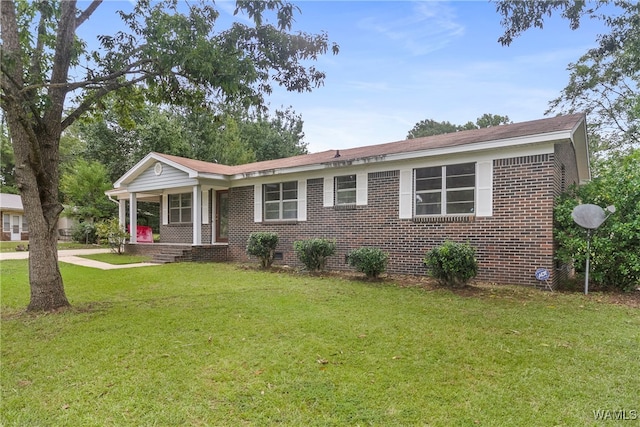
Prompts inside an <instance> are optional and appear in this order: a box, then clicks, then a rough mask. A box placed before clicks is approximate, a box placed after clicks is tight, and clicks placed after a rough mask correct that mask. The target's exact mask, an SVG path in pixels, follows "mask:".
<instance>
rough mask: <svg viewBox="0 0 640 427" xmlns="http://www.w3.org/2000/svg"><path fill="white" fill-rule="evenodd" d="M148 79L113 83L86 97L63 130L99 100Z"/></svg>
mask: <svg viewBox="0 0 640 427" xmlns="http://www.w3.org/2000/svg"><path fill="white" fill-rule="evenodd" d="M148 78H149V76H148V75H144V76H140V77H138V78H136V79H133V80H127V81H126V82H122V83H119V82H113V83H112V84H108V85H106V86H103V87H101V88H100V89H99V90H97V91H96V92H94V93H92V94H91V95H90V96H88V97H86V98H85V100H84V101H82V103H81V104H80V105H79V106H78V108H76V109H75V110H73V111H72V112H71V114H69V115H68V116H67V117H66V118H65V119H64V120H63V121H62V130H64V129H66V128H67V127H69V126H71V125H72V124H73V122H75V121H76V120H77V119H79V118H80V116H82V115H83V114H84V113H86V112H87V111H89V109H90V108H91V107H92V106H93V105H94V104H95V103H96V101H97V100H99V99H101V98H103V97H104V96H105V95H107V94H108V93H110V92H113V91H116V90H118V89H122V88H125V87H130V86H133V85H135V84H136V83H139V82H141V81H144V80H146V79H148Z"/></svg>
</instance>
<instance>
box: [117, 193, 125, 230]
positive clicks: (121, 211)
mask: <svg viewBox="0 0 640 427" xmlns="http://www.w3.org/2000/svg"><path fill="white" fill-rule="evenodd" d="M118 224H119V225H120V227H122V228H126V227H127V201H126V200H125V199H121V200H118Z"/></svg>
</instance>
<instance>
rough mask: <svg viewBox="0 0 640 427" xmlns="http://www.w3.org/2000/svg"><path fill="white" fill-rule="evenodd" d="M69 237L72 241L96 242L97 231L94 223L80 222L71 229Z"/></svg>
mask: <svg viewBox="0 0 640 427" xmlns="http://www.w3.org/2000/svg"><path fill="white" fill-rule="evenodd" d="M71 238H72V239H73V241H74V242H78V243H86V244H93V243H98V233H97V231H96V226H95V224H93V223H91V222H81V223H78V224H76V225H75V226H74V227H73V228H72V229H71Z"/></svg>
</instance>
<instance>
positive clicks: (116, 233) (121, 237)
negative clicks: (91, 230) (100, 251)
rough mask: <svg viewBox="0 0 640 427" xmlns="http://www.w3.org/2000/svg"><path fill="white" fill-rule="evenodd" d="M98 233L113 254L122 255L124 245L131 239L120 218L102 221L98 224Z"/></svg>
mask: <svg viewBox="0 0 640 427" xmlns="http://www.w3.org/2000/svg"><path fill="white" fill-rule="evenodd" d="M96 233H97V234H98V237H99V238H100V240H101V243H103V242H104V243H107V244H108V245H109V247H110V248H111V252H115V253H117V254H122V245H124V242H125V241H126V240H127V239H128V238H129V233H127V232H126V231H125V230H124V227H122V226H121V225H120V221H118V218H111V219H107V220H104V221H100V222H99V223H97V224H96Z"/></svg>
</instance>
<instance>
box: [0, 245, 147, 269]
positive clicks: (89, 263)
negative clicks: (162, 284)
mask: <svg viewBox="0 0 640 427" xmlns="http://www.w3.org/2000/svg"><path fill="white" fill-rule="evenodd" d="M109 252H110V250H109V249H68V250H61V251H58V261H59V262H65V263H67V264H75V265H81V266H83V267H91V268H98V269H100V270H116V269H120V268H136V267H149V266H152V265H158V264H154V263H152V262H139V263H136V264H120V265H116V264H109V263H106V262H100V261H94V260H91V259H87V258H81V257H80V256H78V255H90V254H106V253H109ZM27 258H29V252H0V261H5V260H10V259H27Z"/></svg>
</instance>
